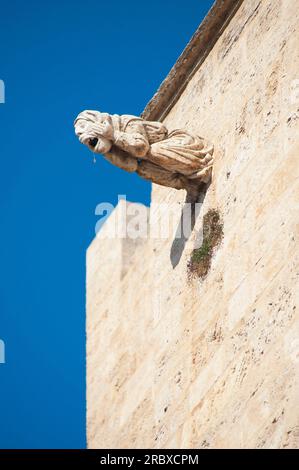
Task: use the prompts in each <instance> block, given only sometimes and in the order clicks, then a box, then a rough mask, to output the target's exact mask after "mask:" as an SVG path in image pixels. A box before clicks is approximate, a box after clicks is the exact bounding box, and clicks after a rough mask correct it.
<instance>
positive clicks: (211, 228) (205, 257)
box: [188, 209, 223, 279]
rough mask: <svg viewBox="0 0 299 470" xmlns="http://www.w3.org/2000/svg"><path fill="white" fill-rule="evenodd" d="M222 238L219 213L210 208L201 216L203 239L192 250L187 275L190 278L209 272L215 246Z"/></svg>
mask: <svg viewBox="0 0 299 470" xmlns="http://www.w3.org/2000/svg"><path fill="white" fill-rule="evenodd" d="M222 238H223V223H222V221H221V217H220V213H219V211H218V210H216V209H210V210H209V211H208V212H207V213H206V214H205V215H204V217H203V240H202V244H201V246H200V247H199V248H196V249H194V250H193V251H192V253H191V257H190V260H189V262H188V276H189V278H190V279H192V278H196V277H199V278H201V279H203V278H204V277H205V276H206V275H207V274H208V272H209V269H210V266H211V261H212V256H213V253H214V251H215V248H216V247H217V246H219V245H220V243H221V241H222Z"/></svg>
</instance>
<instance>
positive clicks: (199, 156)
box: [75, 111, 213, 190]
mask: <svg viewBox="0 0 299 470" xmlns="http://www.w3.org/2000/svg"><path fill="white" fill-rule="evenodd" d="M75 132H76V135H77V136H78V137H79V140H80V142H81V143H83V144H85V145H87V147H89V149H90V150H91V151H92V152H94V153H101V154H103V156H104V157H105V158H106V159H107V160H109V161H110V162H111V163H113V165H115V166H118V167H120V168H122V169H123V170H126V171H128V172H136V173H138V175H140V176H141V177H142V178H145V179H147V180H150V181H152V182H153V183H156V184H160V185H162V186H168V187H172V188H175V189H186V190H188V189H189V188H190V187H193V188H194V186H196V185H200V183H208V182H209V180H210V178H211V173H212V167H213V145H212V144H211V143H209V142H207V141H206V140H205V139H203V138H202V137H199V136H197V135H195V134H192V133H190V132H189V131H187V130H185V129H176V130H174V131H171V132H169V131H168V129H167V128H166V127H165V126H164V124H162V123H160V122H152V121H145V120H143V119H142V118H140V117H136V116H130V115H122V116H119V115H117V114H113V115H110V114H107V113H100V112H99V111H83V112H82V113H80V114H79V115H78V117H77V118H76V120H75Z"/></svg>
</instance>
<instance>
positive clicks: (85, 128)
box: [74, 110, 112, 154]
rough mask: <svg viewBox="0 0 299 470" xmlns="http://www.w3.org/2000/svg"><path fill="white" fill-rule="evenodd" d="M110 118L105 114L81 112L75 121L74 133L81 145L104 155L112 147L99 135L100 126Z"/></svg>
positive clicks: (108, 141)
mask: <svg viewBox="0 0 299 470" xmlns="http://www.w3.org/2000/svg"><path fill="white" fill-rule="evenodd" d="M109 118H110V116H109V114H107V113H100V112H99V111H88V110H87V111H83V112H82V113H80V114H78V116H77V118H76V119H75V122H74V126H75V133H76V135H77V136H78V137H79V140H80V142H81V143H82V144H85V145H87V147H88V148H89V149H90V150H91V151H92V152H95V153H102V154H105V153H107V152H109V150H110V149H111V147H112V141H111V140H109V139H107V138H106V137H104V136H102V135H101V129H102V127H103V126H102V125H103V123H104V122H105V121H107V120H108V119H109Z"/></svg>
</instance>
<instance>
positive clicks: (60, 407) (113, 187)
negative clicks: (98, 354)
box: [0, 0, 212, 448]
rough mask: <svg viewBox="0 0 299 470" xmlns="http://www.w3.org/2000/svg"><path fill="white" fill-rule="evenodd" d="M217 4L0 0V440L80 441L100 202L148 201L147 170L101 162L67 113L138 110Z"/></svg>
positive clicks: (45, 444) (1, 443)
mask: <svg viewBox="0 0 299 470" xmlns="http://www.w3.org/2000/svg"><path fill="white" fill-rule="evenodd" d="M211 4H212V1H211V0H206V1H198V0H185V1H181V0H180V1H178V0H175V1H171V0H163V1H161V0H151V1H150V2H142V1H140V0H138V1H137V0H128V1H123V0H114V1H113V0H110V1H101V0H72V1H70V0H68V1H67V0H60V1H58V0H52V1H48V0H46V1H42V2H41V1H35V0H31V1H26V2H24V1H20V0H10V1H8V0H2V1H1V11H0V79H2V80H4V82H5V85H6V103H5V104H0V157H1V169H0V178H1V181H0V191H1V199H0V204H1V219H0V220H1V243H0V259H1V279H0V281H1V282H0V339H2V340H4V342H5V346H6V363H5V364H0V448H82V447H85V445H86V441H85V305H84V304H85V291H84V289H85V250H86V248H87V247H88V245H89V243H90V241H91V240H92V238H93V236H94V226H95V223H96V220H97V218H96V216H95V215H94V209H95V207H96V205H97V204H98V203H100V202H103V201H108V202H111V203H113V204H115V203H116V201H117V195H118V194H126V195H127V199H129V200H131V201H139V202H142V203H146V204H149V200H150V184H149V183H148V182H145V181H142V180H141V179H139V178H138V177H137V176H135V175H130V174H127V173H125V172H123V171H122V170H120V169H117V168H114V167H113V166H112V165H110V164H109V163H108V162H105V161H103V160H102V159H101V158H100V157H99V162H98V163H97V164H96V165H93V164H92V155H91V154H90V153H89V151H88V150H87V149H86V148H85V147H83V146H82V145H81V144H79V142H78V141H77V139H76V137H75V136H74V132H73V120H74V118H75V116H76V115H77V114H78V113H79V112H80V111H82V110H83V109H98V110H101V111H107V112H110V113H118V114H122V113H124V114H136V115H138V114H140V112H141V111H142V110H143V108H144V107H145V105H146V103H147V102H148V101H149V99H150V98H151V97H152V95H153V94H154V92H155V91H156V89H157V88H158V86H159V84H160V83H161V81H162V80H163V79H164V77H165V76H166V75H167V73H168V71H169V70H170V68H171V66H172V65H173V63H174V62H175V61H176V59H177V57H178V56H179V54H180V53H181V51H182V50H183V48H184V47H185V45H186V43H187V42H188V40H189V39H190V37H191V35H192V34H193V32H194V31H195V29H196V28H197V26H198V24H199V23H200V21H201V20H202V18H203V16H204V15H205V14H206V12H207V11H208V9H209V8H210V6H211ZM103 360H105V358H103ZM99 393H100V390H99Z"/></svg>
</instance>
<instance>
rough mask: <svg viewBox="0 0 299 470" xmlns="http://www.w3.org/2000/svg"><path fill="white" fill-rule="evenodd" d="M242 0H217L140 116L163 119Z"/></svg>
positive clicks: (149, 118) (148, 118)
mask: <svg viewBox="0 0 299 470" xmlns="http://www.w3.org/2000/svg"><path fill="white" fill-rule="evenodd" d="M242 2H243V0H216V1H215V3H214V4H213V6H212V8H211V9H210V10H209V12H208V14H207V16H206V17H205V18H204V20H203V21H202V23H201V24H200V26H199V28H198V29H197V30H196V32H195V33H194V35H193V37H192V38H191V40H190V42H189V43H188V44H187V46H186V48H185V49H184V51H183V52H182V54H181V55H180V57H179V58H178V60H177V61H176V63H175V64H174V66H173V67H172V69H171V70H170V72H169V74H168V75H167V77H166V78H165V79H164V81H163V82H162V83H161V85H160V87H159V89H158V91H157V92H156V93H155V95H154V96H153V98H152V99H151V100H150V101H149V103H148V104H147V106H146V108H145V109H144V111H143V113H142V114H141V117H143V118H144V119H147V120H153V121H157V120H160V121H161V120H163V118H164V117H165V116H166V115H167V114H168V112H169V111H170V109H171V108H172V106H173V105H174V104H175V103H176V101H177V100H178V99H179V97H180V95H181V93H182V92H183V90H184V89H185V88H186V86H187V84H188V83H189V81H190V80H191V78H192V76H193V75H194V73H195V72H196V70H197V69H198V67H200V65H201V64H202V63H203V61H204V60H205V58H206V57H207V55H208V54H209V52H210V51H211V49H212V48H213V46H214V44H215V43H216V41H217V40H218V38H219V37H220V36H221V34H222V32H223V31H224V29H225V28H226V26H227V24H228V23H229V21H230V20H231V18H232V17H233V16H234V15H235V13H236V11H237V10H238V9H239V7H240V5H241V4H242Z"/></svg>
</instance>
